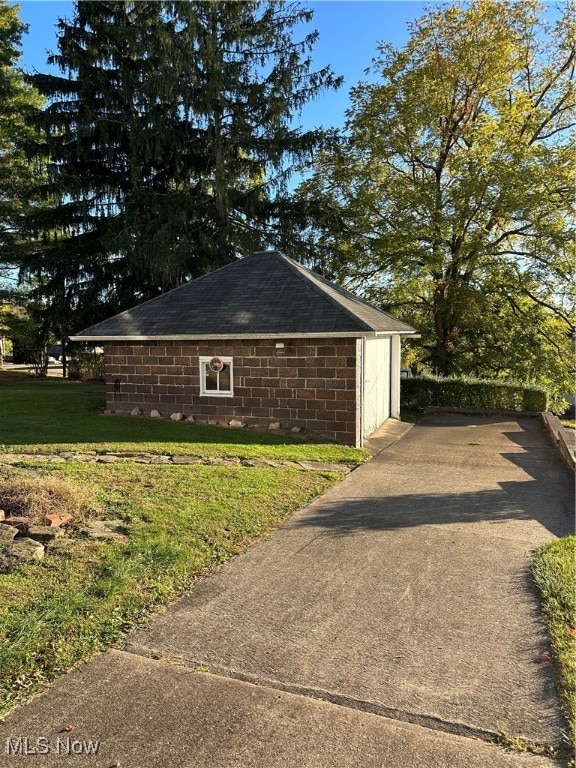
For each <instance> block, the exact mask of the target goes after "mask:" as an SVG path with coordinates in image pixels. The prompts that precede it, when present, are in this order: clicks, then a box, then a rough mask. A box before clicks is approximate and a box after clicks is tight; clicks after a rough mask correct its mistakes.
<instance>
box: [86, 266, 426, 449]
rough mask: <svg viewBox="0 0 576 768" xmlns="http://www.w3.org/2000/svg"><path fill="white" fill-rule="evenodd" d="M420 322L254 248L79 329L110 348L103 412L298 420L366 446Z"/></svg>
mask: <svg viewBox="0 0 576 768" xmlns="http://www.w3.org/2000/svg"><path fill="white" fill-rule="evenodd" d="M415 335H416V331H415V330H414V329H413V328H411V327H410V326H409V325H406V324H405V323H402V322H400V321H399V320H396V319H395V318H393V317H392V316H391V315H388V314H386V313H385V312H381V311H380V310H378V309H376V308H375V307H373V306H371V305H370V304H368V303H366V302H365V301H362V300H361V299H359V298H358V297H356V296H354V295H353V294H351V293H349V292H348V291H345V290H344V289H343V288H341V287H339V286H337V285H335V284H333V283H331V282H329V281H328V280H325V279H324V278H322V277H320V275H317V274H316V273H314V272H312V271H311V270H309V269H306V268H305V267H303V266H302V265H301V264H299V263H298V262H295V261H293V260H292V259H289V258H287V257H286V256H284V255H283V254H281V253H278V252H277V251H263V252H259V253H254V254H252V255H251V256H248V257H246V258H244V259H240V260H238V261H236V262H234V263H232V264H229V265H228V266H226V267H223V268H222V269H219V270H216V271H214V272H210V273H209V274H207V275H204V276H202V277H200V278H198V279H197V280H192V281H191V282H189V283H186V284H185V285H183V286H181V287H180V288H176V289H174V290H173V291H169V292H168V293H165V294H163V295H162V296H159V297H157V298H155V299H151V300H150V301H147V302H145V303H143V304H139V305H138V306H136V307H134V308H133V309H129V310H127V311H126V312H122V313H121V314H119V315H116V316H115V317H112V318H110V319H109V320H105V321H104V322H101V323H98V324H97V325H94V326H92V327H90V328H87V329H86V330H84V331H82V332H81V333H79V334H77V335H76V336H74V337H72V340H73V341H83V342H91V343H94V344H98V345H101V346H103V347H104V354H105V373H106V382H107V410H108V411H110V412H113V413H119V414H129V413H131V412H132V411H133V410H135V409H140V410H141V411H142V412H143V413H144V414H146V415H149V414H150V413H151V412H152V411H153V410H155V411H159V412H160V413H161V414H162V415H164V416H167V417H169V416H170V415H171V414H173V413H181V414H184V415H185V416H186V417H193V418H194V420H195V421H198V422H202V421H211V422H221V423H229V422H231V421H235V422H241V423H245V424H253V425H256V426H263V427H268V426H270V424H274V425H277V424H278V423H280V425H281V426H282V427H283V428H293V427H298V428H300V429H303V430H306V431H307V432H309V433H312V434H317V435H322V436H325V437H328V438H330V439H334V440H337V441H339V442H342V443H346V444H348V445H355V446H360V445H362V440H363V438H364V437H366V436H368V435H370V434H371V433H372V432H374V430H376V429H377V428H378V427H379V426H380V425H381V424H382V423H383V422H384V421H385V420H386V419H387V418H398V417H399V414H400V345H401V339H402V337H414V336H415Z"/></svg>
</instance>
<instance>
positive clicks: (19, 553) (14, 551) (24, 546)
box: [10, 536, 44, 562]
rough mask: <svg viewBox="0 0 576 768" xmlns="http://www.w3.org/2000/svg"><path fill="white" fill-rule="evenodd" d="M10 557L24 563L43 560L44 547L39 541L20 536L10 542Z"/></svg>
mask: <svg viewBox="0 0 576 768" xmlns="http://www.w3.org/2000/svg"><path fill="white" fill-rule="evenodd" d="M10 555H12V556H13V557H15V558H16V559H17V560H22V561H24V562H28V561H30V560H42V559H43V558H44V545H43V544H41V543H40V542H39V541H34V539H29V538H27V537H26V536H22V537H21V538H17V539H14V541H13V542H12V545H11V546H10Z"/></svg>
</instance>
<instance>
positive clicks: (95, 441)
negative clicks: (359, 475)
mask: <svg viewBox="0 0 576 768" xmlns="http://www.w3.org/2000/svg"><path fill="white" fill-rule="evenodd" d="M0 398H1V400H2V422H1V423H0V450H2V451H4V452H7V453H33V454H40V453H54V452H57V451H70V450H74V451H97V452H106V451H119V452H145V453H154V454H162V453H166V454H171V455H174V456H182V455H191V456H201V457H210V458H215V457H223V458H227V457H239V458H247V459H254V458H259V459H262V458H270V459H288V460H294V461H298V460H309V461H325V462H338V461H341V462H362V461H364V460H365V459H366V458H367V456H368V453H367V452H366V451H364V450H361V449H356V448H348V447H346V446H341V445H336V444H333V443H318V442H308V441H304V440H302V438H298V437H291V436H285V435H284V436H281V435H275V434H268V433H266V432H259V431H254V430H246V429H231V428H229V427H218V426H200V425H196V424H189V423H178V422H171V421H163V420H154V419H146V418H135V417H130V416H124V417H123V416H103V415H102V410H103V409H104V404H105V393H104V387H103V385H101V384H86V383H81V382H73V381H65V380H61V379H60V380H58V379H50V378H49V379H34V378H32V377H23V376H22V375H21V374H20V375H18V374H13V373H10V372H0Z"/></svg>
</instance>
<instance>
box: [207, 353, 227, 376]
mask: <svg viewBox="0 0 576 768" xmlns="http://www.w3.org/2000/svg"><path fill="white" fill-rule="evenodd" d="M208 367H209V368H210V370H211V371H214V373H220V371H221V370H222V368H224V363H223V362H222V360H220V358H219V357H213V358H212V360H210V362H209V363H208Z"/></svg>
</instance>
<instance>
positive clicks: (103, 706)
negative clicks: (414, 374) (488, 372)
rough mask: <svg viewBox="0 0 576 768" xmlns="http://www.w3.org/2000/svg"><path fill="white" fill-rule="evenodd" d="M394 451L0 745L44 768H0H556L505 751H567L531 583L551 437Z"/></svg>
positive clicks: (2, 731)
mask: <svg viewBox="0 0 576 768" xmlns="http://www.w3.org/2000/svg"><path fill="white" fill-rule="evenodd" d="M384 444H386V445H387V447H386V448H385V450H383V451H381V452H380V453H378V454H377V455H376V457H375V458H374V459H373V460H372V461H371V462H369V463H368V464H367V465H365V466H362V467H360V468H359V469H358V470H356V471H355V472H353V473H352V474H350V475H348V476H347V477H346V478H345V479H344V480H343V481H342V482H341V483H340V484H339V485H338V486H336V487H334V488H332V489H331V490H330V491H329V492H328V493H326V494H325V495H324V496H322V497H321V498H319V499H317V500H316V501H315V502H313V503H312V504H310V505H309V506H307V507H306V508H305V509H303V510H301V511H300V512H298V513H297V514H295V515H293V516H292V518H291V519H290V520H289V521H288V522H287V523H285V524H284V525H283V526H282V527H281V528H280V529H278V530H277V531H276V532H275V533H274V534H273V535H272V536H270V537H269V538H268V539H266V540H264V541H261V542H260V543H258V544H256V545H254V546H253V547H251V548H250V549H249V550H248V552H247V553H246V554H245V555H244V556H242V557H238V558H236V559H235V560H233V561H232V562H230V563H229V564H227V565H226V566H224V567H223V568H222V569H221V571H220V572H219V573H217V574H216V575H214V576H211V577H210V578H208V579H206V580H205V581H204V582H202V583H200V584H199V585H198V586H197V587H196V588H195V589H194V590H193V592H192V593H191V594H190V596H189V597H187V598H185V599H183V600H181V601H180V602H178V603H176V604H174V605H173V606H171V607H169V608H168V609H167V610H166V611H164V612H163V613H161V614H159V615H157V616H156V617H155V618H154V619H153V620H152V621H150V622H149V623H148V624H147V626H146V627H145V628H143V629H142V630H140V631H138V632H136V633H134V634H133V635H132V636H131V637H130V638H129V642H128V643H127V645H126V647H125V649H124V650H123V651H113V652H111V653H109V654H102V655H100V656H98V657H96V658H95V659H93V660H92V661H91V662H89V663H88V664H87V665H85V666H84V667H83V668H81V669H79V670H77V671H76V672H74V673H73V674H71V675H68V676H66V677H65V678H63V679H62V680H60V681H59V682H58V683H57V684H56V685H55V687H54V688H53V689H52V690H51V691H50V692H49V693H48V694H46V695H45V696H43V697H40V698H38V699H36V700H35V701H33V702H32V703H31V704H29V705H27V706H25V707H22V708H20V709H19V710H17V711H16V712H14V713H13V715H11V716H10V718H8V720H7V721H6V723H5V724H4V725H3V726H1V727H0V748H2V746H3V745H4V744H5V743H7V742H6V739H7V738H11V739H14V738H15V737H18V736H22V737H24V736H27V737H28V738H29V739H30V741H29V744H30V745H31V746H32V747H34V745H35V744H36V739H37V738H38V737H41V736H42V737H46V739H47V740H48V743H47V747H46V749H47V751H48V752H49V754H47V755H42V756H34V755H31V754H29V755H28V756H24V755H22V754H5V758H4V762H2V763H1V764H2V765H3V766H4V765H5V766H6V767H7V768H12V767H14V768H18V767H22V768H24V767H25V766H35V767H37V766H42V768H52V766H68V765H70V766H73V765H75V766H79V765H81V766H83V767H84V766H98V768H100V767H101V766H102V768H104V766H107V767H108V768H109V767H110V766H113V765H118V766H121V768H165V767H166V766H182V767H183V768H184V767H186V768H191V767H192V766H194V767H196V766H198V767H199V768H204V767H205V768H212V767H213V766H214V767H216V766H222V767H223V768H224V767H226V768H229V767H231V766H238V767H239V768H243V767H244V766H258V767H259V768H260V767H261V768H274V767H276V766H277V767H278V768H280V766H294V767H295V768H296V767H297V768H301V767H302V766H304V767H305V766H309V767H310V768H317V767H318V768H322V767H323V766H326V767H327V768H328V767H332V766H334V768H336V766H338V768H340V767H341V766H358V767H359V768H360V766H362V767H363V768H364V766H374V768H376V767H377V766H378V768H381V767H382V766H387V767H389V768H396V767H397V768H442V766H446V767H447V768H452V767H453V766H458V768H460V766H463V767H469V768H484V767H485V766H491V767H494V768H500V767H501V768H508V767H510V768H512V767H513V766H518V767H521V766H526V768H530V767H533V768H540V767H541V766H542V767H543V766H554V765H558V763H557V762H556V761H555V760H551V759H549V758H546V757H539V756H534V755H532V754H525V753H524V754H519V753H511V752H506V751H504V749H502V748H501V747H499V746H496V745H494V744H491V743H489V741H490V739H491V738H496V737H498V735H500V734H505V735H506V736H507V737H508V738H510V739H516V738H521V739H523V740H525V741H527V742H528V744H529V745H537V744H544V745H548V746H549V747H552V748H554V749H558V747H559V746H560V744H561V740H562V736H561V733H562V730H563V728H564V725H563V722H562V718H561V715H560V712H559V706H558V701H557V699H556V696H555V693H554V686H553V670H552V668H551V665H550V663H549V662H547V661H544V660H542V658H543V657H542V654H544V653H545V652H546V651H547V643H546V638H545V634H544V630H543V627H542V625H541V622H540V619H539V616H538V602H537V598H536V595H535V592H534V590H533V588H532V586H531V583H530V578H529V573H528V568H529V564H530V558H531V551H532V550H533V549H534V548H535V547H536V546H538V545H540V544H541V543H544V542H545V541H548V540H550V539H551V538H553V537H554V536H558V535H562V534H564V533H567V532H569V530H570V528H571V519H572V514H573V508H574V507H573V499H572V481H571V478H570V476H569V474H568V471H567V470H566V468H565V467H564V465H563V464H562V462H561V460H560V459H559V458H558V456H557V455H556V452H555V449H554V448H553V447H552V445H551V443H550V442H549V441H548V438H547V436H546V435H545V434H544V432H543V428H542V425H541V423H540V422H539V421H538V420H537V419H515V420H510V421H505V422H503V421H501V420H500V421H499V420H498V419H494V418H491V419H490V418H480V417H474V418H471V417H464V416H437V415H435V416H433V417H427V418H425V419H424V420H423V421H421V422H420V423H419V424H418V425H416V426H415V427H414V428H413V429H411V430H410V431H409V432H408V433H407V434H405V435H404V436H403V437H402V438H401V439H399V440H398V441H397V442H394V441H391V440H388V441H386V440H384ZM246 471H250V470H249V469H247V470H246ZM544 658H545V657H544ZM68 726H72V727H73V730H65V729H66V728H67V727H68ZM90 739H91V740H93V741H99V742H100V745H99V750H98V754H97V755H93V756H89V755H86V754H83V756H82V757H81V758H80V757H79V755H80V754H82V753H83V752H84V753H85V752H86V751H87V749H88V747H87V746H86V745H84V746H83V745H82V744H83V741H85V740H90ZM58 740H60V741H61V742H62V743H63V746H60V743H59V741H58ZM67 740H68V741H67ZM43 743H44V742H43ZM74 743H76V750H77V754H76V755H70V756H68V757H67V756H66V755H65V754H64V753H65V748H66V745H72V744H74ZM10 745H13V742H12V741H11V742H10ZM12 751H14V749H12Z"/></svg>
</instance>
